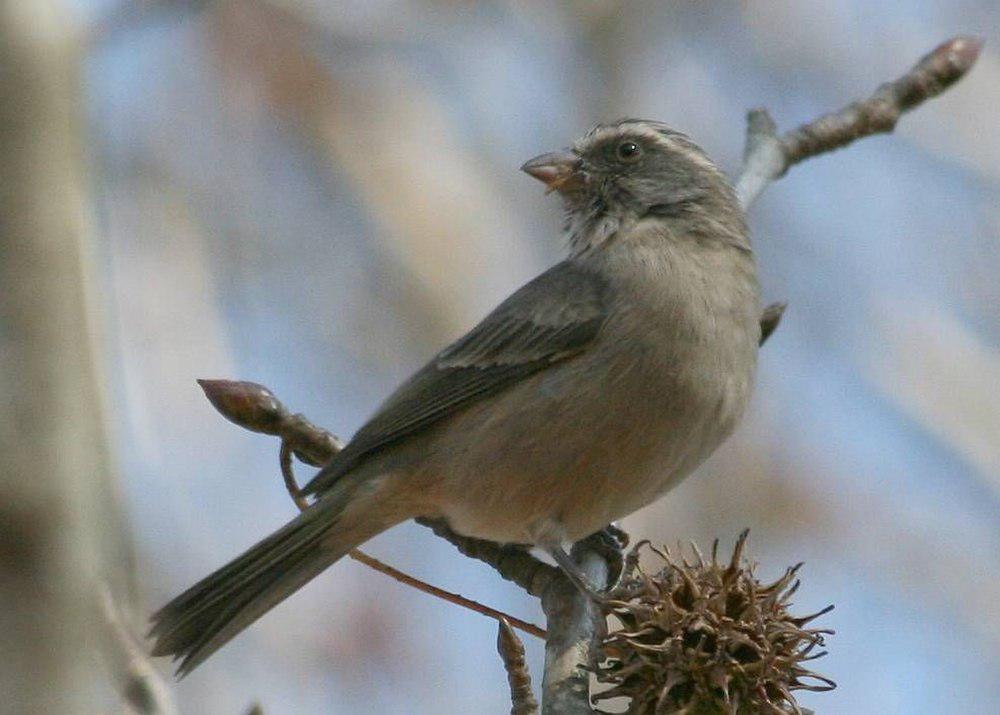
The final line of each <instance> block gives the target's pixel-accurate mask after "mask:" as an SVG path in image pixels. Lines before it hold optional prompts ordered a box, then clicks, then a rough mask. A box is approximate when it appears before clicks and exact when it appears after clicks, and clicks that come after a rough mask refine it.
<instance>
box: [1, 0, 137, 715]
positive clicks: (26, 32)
mask: <svg viewBox="0 0 1000 715" xmlns="http://www.w3.org/2000/svg"><path fill="white" fill-rule="evenodd" d="M80 57H81V53H80V51H79V45H78V36H77V33H76V27H75V24H74V22H73V14H72V12H70V10H69V8H67V7H66V3H64V2H60V1H58V0H32V1H31V2H24V1H23V0H5V1H4V2H0V67H2V70H0V156H2V157H3V161H2V162H0V285H2V286H3V290H2V291H0V316H2V317H0V326H2V327H0V335H2V343H0V394H3V405H4V409H3V411H2V413H0V442H2V443H3V449H2V450H0V632H2V633H3V637H4V649H3V659H4V663H3V667H2V668H0V692H2V693H3V704H4V706H5V709H7V710H12V711H13V712H25V713H51V714H52V715H60V714H61V713H80V712H98V711H99V710H100V709H101V708H100V706H99V705H98V701H100V700H101V696H102V695H103V693H101V690H100V688H99V686H97V685H95V684H98V683H101V682H102V679H101V678H100V673H99V672H98V664H99V659H98V658H94V657H92V655H93V646H94V644H95V643H98V642H100V641H99V635H100V634H99V630H98V624H97V623H96V622H95V621H96V619H94V618H93V615H94V614H93V604H94V596H95V589H96V587H97V584H98V583H99V582H102V581H103V582H106V583H108V584H110V585H111V586H112V587H113V588H115V589H116V590H117V591H120V592H127V591H128V590H129V586H128V583H129V574H128V573H127V569H128V567H129V566H130V565H131V558H130V557H131V553H130V550H129V548H128V546H127V542H126V540H125V538H124V528H123V523H122V520H121V518H120V517H121V514H120V511H119V509H118V507H119V499H118V493H117V489H116V484H115V470H114V469H113V467H112V463H111V462H112V460H111V459H110V457H109V445H108V439H107V432H106V429H105V427H106V424H105V394H104V381H103V379H102V377H103V376H102V374H101V369H100V366H101V364H102V360H101V355H100V351H99V347H98V346H99V344H100V341H99V336H100V335H101V330H100V326H99V321H98V319H97V317H96V316H97V312H96V311H95V310H94V309H93V308H94V299H95V288H94V281H93V273H94V263H95V261H94V256H93V244H92V239H93V236H92V235H91V228H92V227H91V224H90V218H91V217H90V215H89V212H88V207H89V197H87V194H86V191H87V187H88V186H89V184H90V183H91V182H90V177H88V176H87V173H86V160H85V156H84V135H85V134H86V131H85V127H84V121H83V118H84V116H85V114H86V112H85V108H84V101H83V98H82V91H81V77H82V68H81V66H80Z"/></svg>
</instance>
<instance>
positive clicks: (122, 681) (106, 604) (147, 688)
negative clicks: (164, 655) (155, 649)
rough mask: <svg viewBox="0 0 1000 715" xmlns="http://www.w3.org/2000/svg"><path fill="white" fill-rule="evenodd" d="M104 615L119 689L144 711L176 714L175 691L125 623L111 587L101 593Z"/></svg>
mask: <svg viewBox="0 0 1000 715" xmlns="http://www.w3.org/2000/svg"><path fill="white" fill-rule="evenodd" d="M100 600H101V604H100V607H101V617H102V620H103V622H104V625H105V626H106V627H107V632H108V635H109V636H110V641H111V647H110V648H109V649H108V650H109V652H110V654H111V656H112V657H111V660H112V665H113V667H114V669H115V674H116V676H117V678H118V682H119V691H120V692H121V693H122V694H123V695H124V697H125V700H126V702H128V704H129V706H130V707H131V708H132V709H133V710H134V711H135V712H137V713H140V715H176V713H177V712H178V710H177V705H176V704H175V703H174V698H173V694H172V693H171V691H170V688H169V687H168V686H167V684H166V683H165V682H164V680H163V678H162V676H161V675H160V673H159V671H157V670H156V668H155V667H153V664H152V663H151V662H150V659H149V655H148V654H147V653H146V651H145V649H144V648H143V647H142V645H141V644H140V643H139V641H138V640H137V639H136V637H135V636H134V635H133V634H132V632H131V630H130V629H129V628H128V626H127V625H126V624H125V619H124V618H123V616H122V613H121V611H120V610H119V608H118V606H117V604H116V603H115V601H114V598H113V596H112V595H111V591H110V590H109V589H104V591H103V592H102V593H101V594H100Z"/></svg>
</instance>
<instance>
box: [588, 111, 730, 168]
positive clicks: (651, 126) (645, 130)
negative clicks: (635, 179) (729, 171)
mask: <svg viewBox="0 0 1000 715" xmlns="http://www.w3.org/2000/svg"><path fill="white" fill-rule="evenodd" d="M628 137H635V138H637V139H638V138H641V139H645V140H647V141H651V142H653V143H656V144H659V145H660V146H662V147H663V148H665V149H667V150H668V151H672V152H679V153H682V154H684V155H685V156H686V157H688V159H690V160H691V161H692V162H693V163H695V164H697V165H698V166H700V167H701V168H703V169H709V170H714V171H718V167H716V166H715V164H714V163H713V162H712V161H711V159H709V158H708V157H707V156H705V154H704V153H703V152H702V151H701V150H700V149H698V147H697V146H696V145H695V144H694V142H692V141H691V140H690V139H688V138H687V137H686V136H685V135H684V134H682V133H680V132H677V131H674V130H673V129H670V128H669V127H667V126H666V125H665V124H660V123H658V122H657V123H652V122H645V121H627V120H626V121H623V122H618V123H615V124H599V125H597V126H595V127H594V128H593V129H591V130H590V131H589V132H587V133H586V134H585V135H584V136H583V137H582V138H581V139H579V140H578V141H577V142H575V143H574V144H573V150H574V151H576V152H577V153H583V152H585V151H587V150H588V149H589V148H591V147H593V146H594V145H596V144H600V143H603V142H605V141H607V140H609V139H626V138H628Z"/></svg>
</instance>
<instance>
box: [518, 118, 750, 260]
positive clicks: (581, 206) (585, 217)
mask: <svg viewBox="0 0 1000 715" xmlns="http://www.w3.org/2000/svg"><path fill="white" fill-rule="evenodd" d="M521 169H522V170H523V171H525V172H527V173H528V174H530V175H531V176H533V177H535V178H536V179H538V180H539V181H542V182H543V183H544V184H546V186H547V187H548V190H549V191H557V192H558V193H559V194H560V195H561V196H562V198H563V202H564V204H565V207H566V228H567V232H568V234H569V240H570V245H571V247H572V249H573V250H574V251H575V252H582V251H585V250H588V249H590V248H595V247H598V246H601V245H604V244H605V243H606V242H607V241H608V240H609V239H611V238H612V237H613V236H615V235H616V234H618V233H619V232H620V231H622V230H623V229H628V228H631V227H634V226H636V225H638V224H639V223H640V222H642V221H644V220H657V219H659V220H663V221H667V222H670V223H671V224H672V225H673V228H674V229H675V230H676V229H677V228H681V229H684V230H689V229H697V228H698V227H702V228H705V229H706V230H709V232H710V233H711V230H710V229H709V228H708V227H707V226H706V225H705V223H706V221H708V222H713V223H718V222H719V221H721V222H722V223H723V224H726V225H730V224H731V227H732V228H733V230H734V231H735V232H736V233H745V229H744V223H743V212H742V210H741V209H740V208H739V205H738V203H737V201H736V198H735V195H734V194H733V190H732V187H731V185H730V183H729V180H728V179H727V178H726V176H725V174H723V173H722V171H720V170H719V168H718V167H716V166H715V164H714V163H713V162H712V161H711V159H709V158H708V156H707V155H706V154H705V152H704V151H702V149H701V147H699V146H698V145H697V144H695V143H694V142H693V141H691V140H690V139H689V138H688V137H687V136H685V135H684V134H681V133H680V132H678V131H675V130H673V129H671V128H669V127H668V126H666V125H665V124H662V123H661V122H655V121H645V120H638V119H623V120H621V121H618V122H614V123H611V124H599V125H597V126H595V127H594V128H593V129H591V130H590V131H589V132H587V133H586V134H585V135H584V136H583V137H581V138H580V139H579V140H578V141H577V142H576V143H574V144H573V146H572V147H571V148H568V149H563V150H560V151H555V152H551V153H548V154H542V155H541V156H537V157H535V158H534V159H531V160H530V161H528V162H526V163H525V164H524V165H523V166H522V167H521ZM723 233H728V231H723Z"/></svg>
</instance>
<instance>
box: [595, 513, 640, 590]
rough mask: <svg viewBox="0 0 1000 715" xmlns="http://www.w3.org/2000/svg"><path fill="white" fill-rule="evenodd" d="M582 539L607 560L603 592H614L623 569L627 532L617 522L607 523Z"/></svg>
mask: <svg viewBox="0 0 1000 715" xmlns="http://www.w3.org/2000/svg"><path fill="white" fill-rule="evenodd" d="M584 541H586V542H587V543H588V545H589V546H590V547H591V548H593V549H594V550H595V551H597V552H598V553H599V554H601V556H603V557H604V558H605V560H606V561H607V562H608V589H607V591H606V592H605V593H612V592H614V590H615V589H616V588H617V587H618V585H619V583H620V582H621V578H622V574H623V573H624V571H625V554H624V551H625V547H626V546H628V542H629V536H628V534H627V533H625V531H623V530H622V529H621V528H619V527H618V525H617V524H608V525H607V526H605V527H604V528H603V529H601V530H600V531H595V532H594V533H593V534H591V535H590V536H588V537H587V538H586V539H584Z"/></svg>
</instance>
